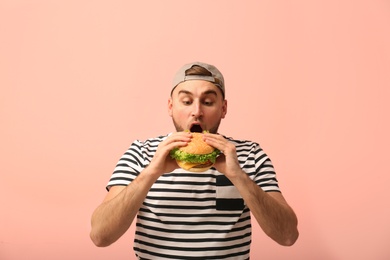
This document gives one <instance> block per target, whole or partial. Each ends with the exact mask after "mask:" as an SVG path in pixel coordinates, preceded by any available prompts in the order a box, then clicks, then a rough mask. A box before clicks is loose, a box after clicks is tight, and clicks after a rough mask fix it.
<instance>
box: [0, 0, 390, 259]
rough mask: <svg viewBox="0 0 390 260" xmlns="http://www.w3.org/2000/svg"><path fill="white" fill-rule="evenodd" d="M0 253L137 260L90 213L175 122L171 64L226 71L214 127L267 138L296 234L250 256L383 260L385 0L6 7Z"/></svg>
mask: <svg viewBox="0 0 390 260" xmlns="http://www.w3.org/2000/svg"><path fill="white" fill-rule="evenodd" d="M0 37H1V40H0V86H1V95H0V120H1V126H0V133H1V134H0V142H1V151H0V153H1V154H0V158H1V159H0V160H1V162H0V171H1V175H0V183H1V189H0V205H1V213H0V259H6V260H9V259H10V260H14V259H18V260H19V259H107V258H110V259H134V254H133V250H132V237H133V235H132V233H133V227H132V228H131V230H129V232H128V233H127V234H126V235H125V236H124V237H122V238H121V239H120V240H119V241H118V242H117V243H116V244H114V245H112V246H110V247H108V248H96V247H95V246H94V245H93V244H92V242H91V241H90V239H89V230H90V216H91V213H92V211H93V210H94V208H95V207H96V206H97V205H98V204H99V203H100V202H101V201H102V199H103V197H104V196H105V194H106V191H105V185H106V183H107V181H108V179H109V177H110V175H111V173H112V170H113V168H114V166H115V164H116V162H117V160H118V159H119V157H120V156H121V155H122V153H123V152H124V151H125V150H126V149H127V147H128V146H129V145H130V143H131V142H132V141H133V140H134V139H141V140H143V139H145V138H147V137H154V136H156V135H159V134H165V133H168V132H170V131H173V127H172V124H171V119H170V118H169V117H168V114H167V109H166V105H167V99H168V94H169V91H170V82H171V79H172V76H173V73H174V72H175V71H176V70H177V69H178V68H179V67H180V66H181V65H182V64H183V63H186V62H190V61H194V60H200V61H206V62H210V63H212V64H215V65H216V66H218V67H219V68H220V69H221V70H222V71H223V72H224V74H225V78H226V82H227V83H226V84H227V99H228V101H229V103H228V104H229V106H228V114H227V117H226V119H224V120H223V122H222V126H221V128H220V132H221V133H223V134H225V135H228V136H233V137H236V138H246V139H252V140H255V141H258V142H260V143H261V145H262V147H263V148H264V149H265V151H266V152H267V153H268V154H269V155H270V157H271V159H272V160H273V162H274V164H275V167H276V170H277V173H278V177H279V181H280V186H281V188H282V190H283V192H284V195H285V197H286V198H287V200H288V201H289V203H290V204H291V205H292V206H293V208H294V209H295V211H296V213H297V215H298V217H299V230H300V238H299V240H298V241H297V243H296V244H295V245H294V246H293V247H289V248H286V247H281V246H278V245H276V244H275V243H274V242H272V241H271V240H270V239H269V238H267V237H266V236H265V235H264V234H263V233H262V231H261V230H260V229H259V228H258V227H257V226H255V228H254V235H253V246H252V254H251V255H252V258H253V259H320V260H321V259H389V258H390V247H389V241H390V235H389V233H390V222H389V219H390V205H389V200H388V198H389V195H390V192H389V189H388V186H389V184H388V182H389V179H390V177H389V173H390V167H389V163H388V162H389V152H388V147H389V145H390V140H389V137H388V133H389V132H390V127H389V111H390V106H389V99H390V3H389V1H377V0H375V1H309V0H306V1H304V0H302V1H226V0H220V1H195V2H194V1H170V0H167V1H96V0H93V1H92V0H90V1H86V0H83V1H79V0H77V1H76V0H68V1H49V0H46V1H44V0H37V1H26V0H2V1H1V2H0Z"/></svg>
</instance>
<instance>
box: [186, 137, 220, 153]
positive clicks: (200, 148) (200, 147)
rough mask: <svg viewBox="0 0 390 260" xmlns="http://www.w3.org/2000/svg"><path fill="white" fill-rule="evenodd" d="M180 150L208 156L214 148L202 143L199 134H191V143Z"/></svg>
mask: <svg viewBox="0 0 390 260" xmlns="http://www.w3.org/2000/svg"><path fill="white" fill-rule="evenodd" d="M180 150H181V151H183V152H186V153H191V154H209V153H212V152H213V151H214V150H215V148H214V147H212V146H210V145H208V144H206V143H205V142H204V141H203V136H202V134H201V133H192V139H191V142H189V143H188V145H187V146H184V147H180Z"/></svg>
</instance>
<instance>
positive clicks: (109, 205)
mask: <svg viewBox="0 0 390 260" xmlns="http://www.w3.org/2000/svg"><path fill="white" fill-rule="evenodd" d="M155 180H156V178H155V177H153V174H151V173H149V172H148V168H146V169H145V170H144V171H143V172H142V173H141V174H140V175H139V176H138V177H137V178H136V179H134V181H133V182H131V183H130V184H129V185H128V186H113V187H111V189H110V191H109V192H108V194H107V196H106V197H105V199H104V201H103V203H102V204H100V206H99V207H97V208H96V210H95V211H94V212H93V214H92V219H91V227H92V228H91V233H90V237H91V239H92V241H93V243H94V244H95V245H96V246H99V247H104V246H109V245H111V244H112V243H114V242H115V241H117V240H118V239H119V238H120V237H121V236H122V235H123V234H124V233H125V232H126V231H127V230H128V229H129V227H130V226H131V223H132V222H133V220H134V217H135V216H136V215H137V213H138V210H139V208H140V207H141V205H142V203H143V201H144V200H145V197H146V195H147V194H148V191H149V189H150V187H151V186H152V185H153V183H154V182H155Z"/></svg>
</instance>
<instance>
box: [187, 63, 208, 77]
mask: <svg viewBox="0 0 390 260" xmlns="http://www.w3.org/2000/svg"><path fill="white" fill-rule="evenodd" d="M189 75H199V76H212V75H213V74H211V72H210V71H208V70H207V69H205V68H203V67H201V66H198V65H194V66H192V67H191V68H189V69H188V70H186V76H189Z"/></svg>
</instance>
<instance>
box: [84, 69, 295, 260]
mask: <svg viewBox="0 0 390 260" xmlns="http://www.w3.org/2000/svg"><path fill="white" fill-rule="evenodd" d="M168 113H169V115H170V116H171V117H172V120H173V123H174V126H175V128H176V131H177V132H175V133H172V134H169V135H165V136H160V137H157V138H151V139H148V140H146V141H144V142H141V141H135V142H134V143H133V144H132V145H131V146H130V148H129V149H128V151H127V152H126V153H125V154H124V155H123V156H122V158H121V159H120V160H119V162H118V164H117V166H116V168H115V171H114V173H113V175H112V177H111V179H110V181H109V183H108V185H107V189H108V194H107V196H106V197H105V199H104V201H103V203H102V204H101V205H100V206H99V207H98V208H97V209H96V210H95V212H94V213H93V215H92V221H91V222H92V229H91V234H90V235H91V239H92V241H93V242H94V243H95V244H96V245H97V246H108V245H110V244H112V243H113V242H115V241H116V240H117V239H118V238H120V237H121V236H122V235H123V234H124V233H125V232H126V231H127V230H128V228H129V227H130V225H131V223H132V221H133V219H134V218H135V216H137V223H136V232H135V239H134V251H135V253H136V255H137V257H138V258H139V259H249V255H250V252H249V250H250V244H251V214H250V213H252V215H253V216H254V217H255V219H256V220H257V223H258V224H259V225H260V227H261V228H262V229H263V231H264V232H265V233H266V234H267V235H268V236H269V237H270V238H272V239H273V240H275V241H276V242H277V243H279V244H281V245H285V246H290V245H293V244H294V243H295V241H296V240H297V238H298V230H297V218H296V215H295V213H294V212H293V210H292V209H291V207H290V206H289V205H288V204H287V202H286V200H285V199H284V198H283V196H282V194H281V192H280V190H279V187H278V183H277V179H276V176H275V172H274V168H273V165H272V163H271V161H270V159H269V158H268V156H267V155H266V154H265V153H264V151H263V150H262V149H261V148H260V147H259V145H258V144H257V143H255V142H251V141H240V140H234V139H232V138H228V137H225V136H223V135H220V134H218V127H219V124H220V122H221V120H222V119H223V118H225V115H226V113H227V101H226V99H225V84H224V78H223V76H222V74H221V72H220V71H219V70H218V69H217V68H216V67H215V66H213V65H210V64H205V63H201V62H194V63H191V64H186V65H184V66H183V67H182V68H181V69H180V70H179V71H178V72H177V73H176V76H175V77H174V81H173V86H172V92H171V96H170V98H169V100H168ZM185 130H190V131H191V132H203V131H205V130H207V131H208V132H206V133H204V134H203V139H204V141H205V142H206V143H208V144H209V145H211V146H213V147H215V148H217V149H219V150H220V151H221V155H220V156H219V157H218V158H217V160H216V162H215V164H214V167H213V168H211V169H210V170H208V171H206V172H204V173H192V172H187V171H185V170H182V169H180V168H178V165H177V163H176V161H175V160H173V159H172V158H171V157H170V155H169V152H170V151H171V150H172V149H174V148H177V147H183V146H185V145H186V144H187V143H188V142H189V141H190V140H191V136H192V134H191V132H188V131H185Z"/></svg>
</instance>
